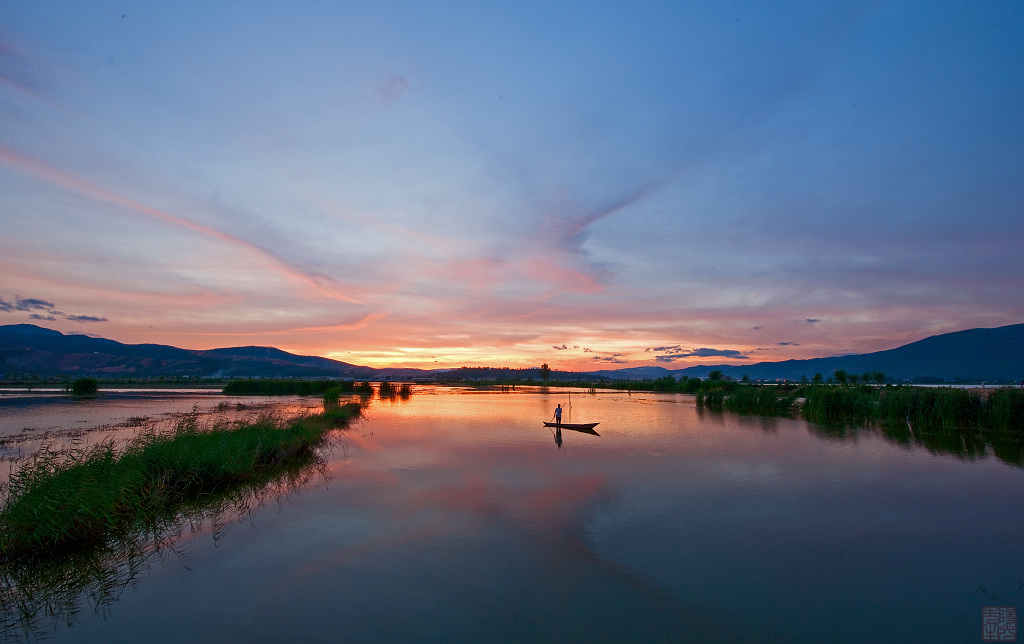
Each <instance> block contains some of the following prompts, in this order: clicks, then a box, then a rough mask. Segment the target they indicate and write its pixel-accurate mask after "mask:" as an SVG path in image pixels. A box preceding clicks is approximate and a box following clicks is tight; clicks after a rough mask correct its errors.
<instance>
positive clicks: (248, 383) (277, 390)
mask: <svg viewBox="0 0 1024 644" xmlns="http://www.w3.org/2000/svg"><path fill="white" fill-rule="evenodd" d="M335 387H340V388H341V389H342V391H347V392H350V391H352V390H353V383H352V381H350V380H298V379H295V378H254V379H246V380H232V381H231V382H229V383H228V384H226V385H225V386H224V389H223V390H222V393H224V394H226V395H236V396H254V395H255V396H322V395H323V394H324V393H325V392H326V391H327V390H328V389H332V388H335Z"/></svg>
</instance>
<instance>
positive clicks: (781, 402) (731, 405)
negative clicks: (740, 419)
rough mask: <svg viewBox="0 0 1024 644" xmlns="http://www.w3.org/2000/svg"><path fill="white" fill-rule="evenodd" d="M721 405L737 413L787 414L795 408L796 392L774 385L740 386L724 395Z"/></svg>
mask: <svg viewBox="0 0 1024 644" xmlns="http://www.w3.org/2000/svg"><path fill="white" fill-rule="evenodd" d="M722 406H723V407H724V408H725V409H728V410H729V411H734V412H736V413H739V414H758V415H761V416H788V415H790V414H792V413H793V412H794V411H795V410H796V394H794V393H792V392H789V391H785V390H783V389H781V388H779V387H774V386H769V387H763V386H741V387H737V388H736V389H734V390H732V391H731V392H730V393H729V394H728V395H727V396H725V399H724V400H723V401H722Z"/></svg>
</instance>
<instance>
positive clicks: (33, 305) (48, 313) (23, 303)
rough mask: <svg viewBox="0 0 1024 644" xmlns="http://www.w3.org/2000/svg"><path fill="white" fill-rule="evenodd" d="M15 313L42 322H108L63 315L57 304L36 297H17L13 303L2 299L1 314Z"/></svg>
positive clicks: (0, 301) (87, 316)
mask: <svg viewBox="0 0 1024 644" xmlns="http://www.w3.org/2000/svg"><path fill="white" fill-rule="evenodd" d="M35 311H45V314H44V313H35ZM15 312H23V313H29V316H28V319H30V320H36V321H40V322H57V321H60V320H68V321H70V322H106V321H107V318H105V317H99V316H95V315H69V314H67V313H63V312H61V311H58V310H57V308H56V304H54V303H53V302H51V301H49V300H43V299H40V298H36V297H21V296H20V295H15V296H14V302H13V303H11V302H8V301H7V300H5V299H3V298H0V313H15Z"/></svg>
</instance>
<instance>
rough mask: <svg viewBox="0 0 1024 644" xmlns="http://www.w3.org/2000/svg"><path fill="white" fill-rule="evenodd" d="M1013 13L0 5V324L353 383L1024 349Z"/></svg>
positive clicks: (1022, 154)
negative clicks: (994, 345)
mask: <svg viewBox="0 0 1024 644" xmlns="http://www.w3.org/2000/svg"><path fill="white" fill-rule="evenodd" d="M1022 34H1024V2H1021V1H1020V0H1002V1H1000V0H992V1H985V2H967V1H965V2H945V1H939V2H936V1H935V0H928V1H921V2H825V3H823V2H819V1H813V2H812V1H807V2H773V3H766V2H753V1H750V2H744V1H734V2H699V3H698V2H683V1H672V2H644V1H639V2H600V1H598V2H557V3H552V2H514V1H513V2H503V3H479V2H379V1H378V2H363V1H351V2H289V3H285V2H215V3H210V2H188V1H178V2H163V3H154V2H134V1H120V2H71V1H64V2H53V1H46V0H40V1H38V2H35V1H33V2H4V3H0V324H18V323H33V324H39V325H41V326H45V327H48V328H52V329H57V330H60V331H62V332H65V333H86V334H90V335H97V336H102V337H107V338H111V339H114V340H118V341H121V342H128V343H143V342H153V343H161V344H172V345H175V346H180V347H184V348H191V349H205V348H214V347H225V346H238V345H271V346H276V347H279V348H281V349H285V350H287V351H292V352H295V353H300V354H307V355H321V356H326V357H330V358H335V359H339V360H344V361H346V362H352V363H356V364H363V365H372V366H384V365H394V366H418V367H444V366H460V365H492V366H513V367H520V366H536V365H539V364H540V363H541V362H546V363H548V364H550V365H551V366H552V368H557V369H574V370H590V369H599V368H615V367H632V366H643V365H661V366H665V367H668V368H681V367H684V366H689V365H692V364H729V363H733V364H739V363H744V362H749V363H753V362H760V361H766V360H772V361H774V360H782V359H788V358H810V357H821V356H830V355H837V354H842V353H861V352H867V351H876V350H881V349H888V348H892V347H895V346H899V345H901V344H905V343H907V342H911V341H914V340H918V339H921V338H923V337H926V336H928V335H933V334H936V333H944V332H949V331H957V330H962V329H968V328H974V327H994V326H1001V325H1005V324H1015V323H1020V322H1024V44H1022V40H1021V39H1022Z"/></svg>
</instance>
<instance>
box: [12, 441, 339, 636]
mask: <svg viewBox="0 0 1024 644" xmlns="http://www.w3.org/2000/svg"><path fill="white" fill-rule="evenodd" d="M319 478H324V479H326V478H329V472H328V469H327V462H326V459H325V458H324V457H323V456H321V455H311V456H308V457H306V458H305V459H303V460H301V461H298V462H292V463H290V464H289V465H287V466H283V467H279V468H277V469H274V470H268V471H267V472H266V474H265V475H264V476H263V477H261V478H259V479H258V480H254V481H251V482H248V483H245V484H240V485H236V486H233V487H229V488H227V489H222V490H219V491H218V492H216V493H213V494H209V493H207V494H202V495H199V496H197V497H196V498H193V499H190V500H188V501H187V502H184V503H182V504H181V505H179V506H177V507H176V508H174V510H172V514H170V515H169V516H154V517H150V519H149V520H148V521H147V523H145V524H144V525H138V526H136V527H134V528H133V529H132V530H131V531H130V532H128V533H127V534H115V535H111V536H110V537H109V538H108V539H107V540H106V541H105V542H103V543H99V544H94V545H91V546H89V547H80V548H74V549H67V550H65V551H61V552H54V553H47V554H44V555H35V556H29V557H10V558H7V559H5V560H0V627H2V632H3V639H4V641H17V640H18V639H22V638H23V639H25V640H29V641H31V640H33V639H39V638H40V637H42V636H45V633H46V632H47V631H52V630H53V628H54V627H55V626H56V625H57V624H59V623H62V622H63V623H65V624H67V625H68V626H71V625H73V624H74V623H75V622H77V621H79V619H80V617H81V614H82V612H83V610H84V609H85V608H86V607H90V608H91V609H92V612H93V613H95V614H99V615H103V616H104V617H107V616H108V615H109V613H110V609H111V607H112V606H113V605H114V604H116V603H117V601H118V600H119V599H120V597H121V594H122V593H123V592H124V591H125V590H126V589H127V588H129V587H134V586H135V585H136V584H138V583H139V582H141V581H142V580H144V579H145V578H146V577H147V576H148V574H149V572H150V570H151V569H152V568H153V566H154V564H162V563H166V562H167V560H168V559H172V558H175V559H177V560H178V561H179V562H181V564H182V566H184V567H185V568H188V567H189V566H188V561H189V552H188V538H190V537H192V536H195V535H197V534H199V533H202V532H206V531H209V532H210V534H211V535H212V537H213V540H214V542H215V543H216V542H219V541H220V540H221V539H223V537H224V535H225V534H226V533H227V531H228V529H229V528H230V526H231V525H232V524H233V523H235V522H237V521H239V520H244V519H247V518H250V517H251V516H252V515H253V513H254V512H256V510H257V509H259V508H260V507H262V506H263V505H264V504H266V503H267V502H268V501H271V500H276V501H281V500H283V499H284V498H286V497H289V496H291V495H293V494H295V493H296V492H297V491H299V490H301V489H303V488H305V487H306V486H308V485H309V484H310V483H311V482H312V481H313V480H314V479H319Z"/></svg>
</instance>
